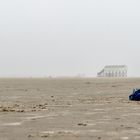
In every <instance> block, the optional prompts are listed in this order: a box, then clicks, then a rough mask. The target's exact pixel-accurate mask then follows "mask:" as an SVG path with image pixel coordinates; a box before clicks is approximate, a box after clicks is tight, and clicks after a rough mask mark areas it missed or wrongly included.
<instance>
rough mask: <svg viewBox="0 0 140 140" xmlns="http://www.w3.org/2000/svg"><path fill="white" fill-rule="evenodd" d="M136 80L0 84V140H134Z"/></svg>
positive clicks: (139, 109) (139, 113)
mask: <svg viewBox="0 0 140 140" xmlns="http://www.w3.org/2000/svg"><path fill="white" fill-rule="evenodd" d="M139 87H140V79H139V78H126V79H111V78H110V79H103V78H99V79H98V78H97V79H96V78H93V79H92V78H84V79H80V78H79V79H78V78H71V79H70V78H69V79H47V78H46V79H45V78H42V79H39V78H36V79H34V78H30V79H20V78H19V79H18V78H17V79H16V78H15V79H14V78H13V79H8V78H7V79H0V140H45V139H48V140H66V139H67V140H139V139H140V133H139V132H140V119H139V118H140V102H134V101H129V100H128V96H129V94H130V93H131V92H132V89H133V88H139Z"/></svg>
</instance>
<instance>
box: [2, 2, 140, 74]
mask: <svg viewBox="0 0 140 140" xmlns="http://www.w3.org/2000/svg"><path fill="white" fill-rule="evenodd" d="M139 7H140V1H139V0H1V1H0V76H48V75H55V76H62V75H69V76H73V75H77V74H83V73H85V74H86V75H87V76H96V73H97V72H98V71H100V70H101V69H102V68H103V66H104V65H108V64H109V65H112V64H118V65H119V64H125V65H127V66H128V68H129V76H140V8H139Z"/></svg>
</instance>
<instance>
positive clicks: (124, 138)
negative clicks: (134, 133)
mask: <svg viewBox="0 0 140 140" xmlns="http://www.w3.org/2000/svg"><path fill="white" fill-rule="evenodd" d="M120 139H121V140H128V139H129V137H121V138H120Z"/></svg>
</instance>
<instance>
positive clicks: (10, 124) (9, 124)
mask: <svg viewBox="0 0 140 140" xmlns="http://www.w3.org/2000/svg"><path fill="white" fill-rule="evenodd" d="M21 124H22V122H14V123H4V124H3V126H18V125H21Z"/></svg>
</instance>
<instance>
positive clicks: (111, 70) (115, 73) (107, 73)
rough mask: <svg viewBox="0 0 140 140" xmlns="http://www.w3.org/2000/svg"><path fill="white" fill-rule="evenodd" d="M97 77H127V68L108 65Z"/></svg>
mask: <svg viewBox="0 0 140 140" xmlns="http://www.w3.org/2000/svg"><path fill="white" fill-rule="evenodd" d="M97 76H98V77H127V66H125V65H108V66H105V67H104V69H103V70H101V71H100V72H99V73H98V74H97Z"/></svg>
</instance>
